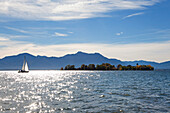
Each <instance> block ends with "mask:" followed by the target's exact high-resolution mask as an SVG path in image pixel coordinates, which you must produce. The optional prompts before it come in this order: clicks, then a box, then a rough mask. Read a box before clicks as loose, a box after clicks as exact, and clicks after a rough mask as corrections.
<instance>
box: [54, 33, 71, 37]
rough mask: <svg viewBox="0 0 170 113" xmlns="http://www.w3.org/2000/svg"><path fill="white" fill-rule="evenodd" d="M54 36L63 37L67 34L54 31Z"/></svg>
mask: <svg viewBox="0 0 170 113" xmlns="http://www.w3.org/2000/svg"><path fill="white" fill-rule="evenodd" d="M55 36H63V37H65V36H68V35H67V34H62V33H57V32H55Z"/></svg>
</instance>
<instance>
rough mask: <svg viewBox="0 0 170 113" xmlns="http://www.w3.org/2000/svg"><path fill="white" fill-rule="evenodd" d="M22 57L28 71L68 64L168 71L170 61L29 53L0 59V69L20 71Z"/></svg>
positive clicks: (98, 55)
mask: <svg viewBox="0 0 170 113" xmlns="http://www.w3.org/2000/svg"><path fill="white" fill-rule="evenodd" d="M24 56H26V59H27V61H28V65H29V68H30V69H60V68H61V67H65V66H66V65H68V64H72V65H75V66H76V67H80V66H81V64H101V63H110V64H113V65H115V66H117V65H118V64H122V65H136V64H137V63H138V64H139V65H143V64H144V65H152V66H154V67H155V68H156V69H170V61H168V62H163V63H156V62H149V61H143V60H140V61H120V60H117V59H109V58H106V57H104V56H103V55H101V54H100V53H90V54H89V53H84V52H80V51H79V52H77V53H76V54H67V55H65V56H63V57H46V56H39V55H38V56H34V55H31V54H29V53H22V54H18V55H14V56H7V57H4V58H2V59H0V69H21V67H22V64H23V59H24Z"/></svg>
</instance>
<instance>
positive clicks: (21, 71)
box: [18, 70, 29, 73]
mask: <svg viewBox="0 0 170 113" xmlns="http://www.w3.org/2000/svg"><path fill="white" fill-rule="evenodd" d="M28 72H29V71H24V70H19V71H18V73H28Z"/></svg>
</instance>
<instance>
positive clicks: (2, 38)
mask: <svg viewBox="0 0 170 113" xmlns="http://www.w3.org/2000/svg"><path fill="white" fill-rule="evenodd" d="M8 40H9V39H8V38H4V37H0V41H8Z"/></svg>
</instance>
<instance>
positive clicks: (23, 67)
mask: <svg viewBox="0 0 170 113" xmlns="http://www.w3.org/2000/svg"><path fill="white" fill-rule="evenodd" d="M28 72H29V69H28V64H27V61H26V58H25V56H24V63H23V65H22V69H21V70H19V71H18V73H28Z"/></svg>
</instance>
